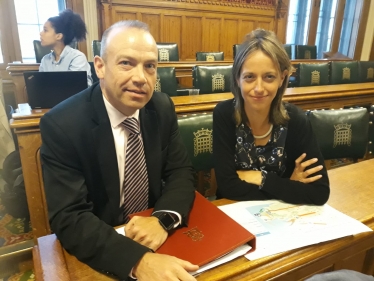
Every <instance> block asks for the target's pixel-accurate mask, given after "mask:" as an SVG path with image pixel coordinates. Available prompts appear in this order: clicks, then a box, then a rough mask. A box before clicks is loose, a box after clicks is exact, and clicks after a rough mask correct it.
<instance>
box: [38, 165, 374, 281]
mask: <svg viewBox="0 0 374 281" xmlns="http://www.w3.org/2000/svg"><path fill="white" fill-rule="evenodd" d="M373 167H374V159H372V160H367V161H363V162H360V163H356V164H352V165H350V166H345V167H341V168H337V169H334V170H330V171H328V173H329V177H330V182H331V196H330V199H329V201H328V204H329V205H330V206H332V207H334V208H336V209H337V210H339V211H341V212H343V213H345V214H347V215H349V216H351V217H353V218H355V219H357V220H360V221H361V222H363V223H365V224H366V225H367V226H369V227H370V228H371V229H374V189H373V186H374V173H373V172H372V171H373ZM214 203H215V204H216V205H223V204H229V203H232V201H230V200H226V199H221V200H217V201H214ZM33 256H34V269H35V273H36V277H37V280H40V281H42V280H48V281H54V280H63V281H69V280H97V281H107V280H116V279H113V278H111V277H108V276H106V275H103V274H101V273H99V272H97V271H95V270H93V269H91V268H90V267H88V266H87V265H85V264H83V263H81V262H79V261H78V260H77V259H76V258H75V257H73V256H71V255H69V254H68V253H67V252H66V251H65V250H64V249H62V247H61V245H60V243H59V241H58V240H57V239H56V236H55V235H54V234H51V235H48V236H45V237H40V238H39V239H38V245H37V246H35V247H34V250H33ZM338 269H351V270H356V271H359V272H363V273H365V274H370V275H374V232H366V233H361V234H358V235H354V236H348V237H344V238H340V239H336V240H333V241H329V242H324V243H320V244H317V245H311V246H308V247H303V248H301V249H296V250H292V251H287V252H284V253H281V254H277V255H272V256H269V257H265V258H261V259H258V260H255V261H249V260H247V259H246V258H245V257H240V258H237V259H235V260H233V261H231V262H228V263H226V264H223V265H221V266H219V267H216V268H213V269H211V270H209V271H207V272H204V273H203V274H201V275H200V276H198V277H197V280H230V281H231V280H252V281H256V280H258V281H259V280H284V281H289V280H293V281H296V280H304V279H305V278H307V277H309V276H311V275H314V274H316V273H320V272H325V271H332V270H338Z"/></svg>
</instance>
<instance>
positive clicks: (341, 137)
mask: <svg viewBox="0 0 374 281" xmlns="http://www.w3.org/2000/svg"><path fill="white" fill-rule="evenodd" d="M351 126H352V125H350V124H337V125H334V128H335V131H334V147H336V146H337V145H348V146H351V142H352V130H351Z"/></svg>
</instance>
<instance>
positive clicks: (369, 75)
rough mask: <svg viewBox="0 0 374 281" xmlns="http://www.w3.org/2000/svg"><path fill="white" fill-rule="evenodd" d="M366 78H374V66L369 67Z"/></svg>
mask: <svg viewBox="0 0 374 281" xmlns="http://www.w3.org/2000/svg"><path fill="white" fill-rule="evenodd" d="M366 79H374V68H372V67H369V68H368V71H367V75H366Z"/></svg>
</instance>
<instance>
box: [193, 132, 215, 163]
mask: <svg viewBox="0 0 374 281" xmlns="http://www.w3.org/2000/svg"><path fill="white" fill-rule="evenodd" d="M193 134H194V136H195V137H194V139H193V144H194V145H193V146H194V156H195V157H196V156H197V155H198V154H200V153H205V152H209V153H213V130H209V129H204V128H202V129H200V130H197V131H196V132H194V133H193Z"/></svg>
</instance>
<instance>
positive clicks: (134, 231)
mask: <svg viewBox="0 0 374 281" xmlns="http://www.w3.org/2000/svg"><path fill="white" fill-rule="evenodd" d="M125 233H126V237H129V238H131V239H132V240H134V241H136V242H138V243H139V244H142V245H144V246H146V247H148V248H150V249H152V250H153V251H156V250H157V249H158V248H160V246H161V245H162V244H164V242H165V240H166V238H167V237H168V233H167V232H166V230H165V229H163V228H162V226H161V225H160V223H159V221H158V218H156V217H138V216H134V217H133V218H132V219H131V220H130V221H129V222H128V223H127V224H126V226H125Z"/></svg>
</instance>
